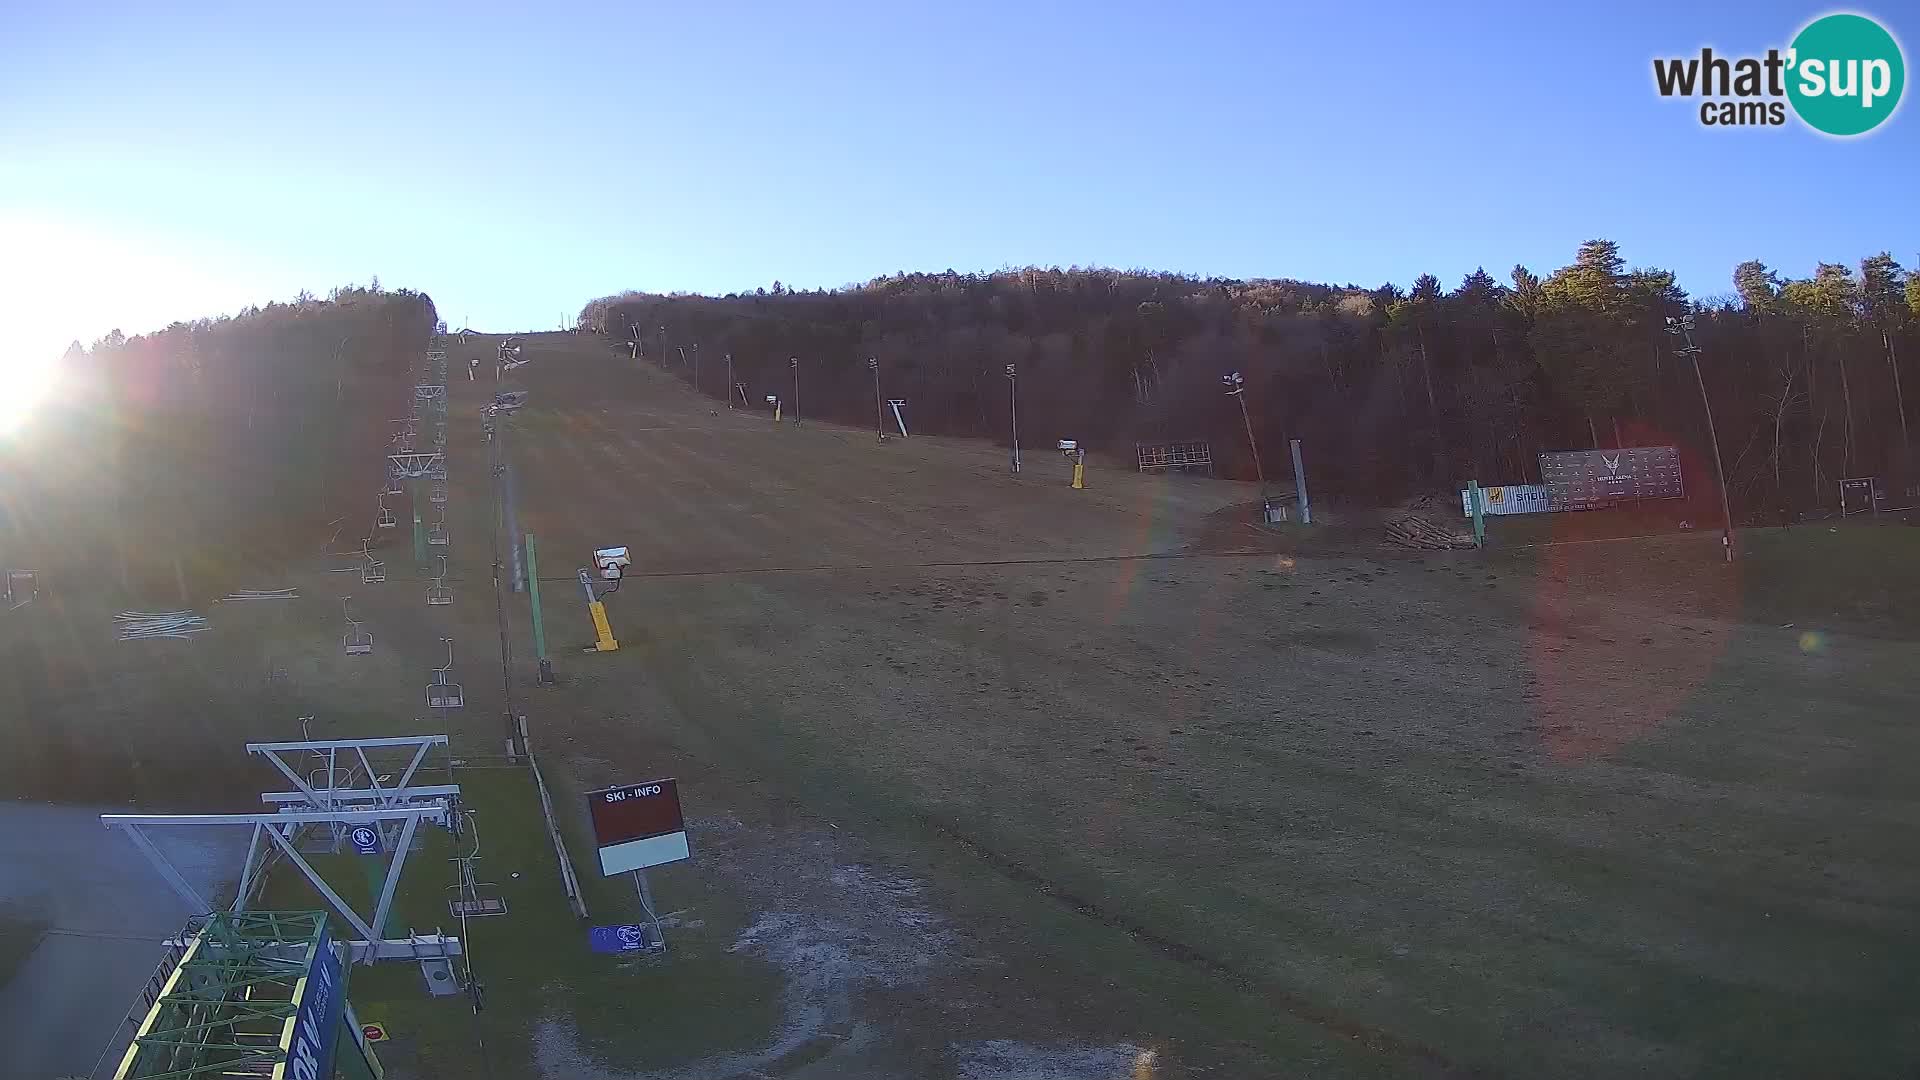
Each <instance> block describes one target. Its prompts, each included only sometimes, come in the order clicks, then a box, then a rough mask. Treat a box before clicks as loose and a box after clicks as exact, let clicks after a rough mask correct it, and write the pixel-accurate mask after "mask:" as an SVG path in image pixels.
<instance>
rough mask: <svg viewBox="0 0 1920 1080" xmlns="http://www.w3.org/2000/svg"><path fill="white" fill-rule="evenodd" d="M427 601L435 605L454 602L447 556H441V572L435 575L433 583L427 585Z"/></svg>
mask: <svg viewBox="0 0 1920 1080" xmlns="http://www.w3.org/2000/svg"><path fill="white" fill-rule="evenodd" d="M427 603H429V604H431V605H433V606H434V607H440V606H442V605H445V604H451V603H453V587H452V586H450V585H448V584H447V557H446V556H445V555H442V556H440V572H439V573H438V574H435V575H434V576H433V584H431V585H429V586H427Z"/></svg>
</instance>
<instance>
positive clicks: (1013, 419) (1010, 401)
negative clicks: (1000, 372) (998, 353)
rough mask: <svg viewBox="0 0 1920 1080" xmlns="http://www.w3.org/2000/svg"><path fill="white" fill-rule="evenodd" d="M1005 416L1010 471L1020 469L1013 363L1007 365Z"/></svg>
mask: <svg viewBox="0 0 1920 1080" xmlns="http://www.w3.org/2000/svg"><path fill="white" fill-rule="evenodd" d="M1007 418H1008V424H1009V426H1010V428H1011V431H1010V432H1009V434H1008V437H1009V439H1010V441H1011V442H1012V444H1013V450H1012V453H1011V457H1010V461H1011V464H1012V471H1013V472H1019V471H1020V378H1019V375H1018V374H1017V373H1016V372H1015V371H1014V369H1013V365H1012V364H1008V365H1007Z"/></svg>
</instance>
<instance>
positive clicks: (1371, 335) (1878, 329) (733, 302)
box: [580, 240, 1920, 513]
mask: <svg viewBox="0 0 1920 1080" xmlns="http://www.w3.org/2000/svg"><path fill="white" fill-rule="evenodd" d="M1730 284H1731V285H1732V289H1731V291H1730V292H1729V293H1728V294H1727V295H1726V296H1725V297H1724V298H1716V299H1713V300H1710V301H1697V300H1693V299H1690V298H1689V297H1688V296H1687V295H1686V294H1685V293H1683V292H1682V291H1681V290H1680V289H1679V288H1677V287H1676V286H1675V284H1674V279H1673V275H1672V274H1671V273H1669V272H1667V271H1663V270H1657V269H1635V270H1629V269H1627V268H1626V265H1625V263H1624V262H1623V260H1622V258H1621V255H1620V252H1619V249H1618V247H1617V245H1615V244H1614V243H1612V242H1610V241H1605V240H1595V241H1591V242H1589V243H1586V244H1583V245H1581V247H1580V250H1579V251H1578V252H1577V253H1576V256H1575V258H1574V261H1573V262H1572V263H1571V264H1569V265H1567V266H1564V267H1561V268H1559V269H1556V270H1551V271H1548V272H1546V273H1544V274H1542V273H1536V272H1534V271H1531V270H1529V269H1528V268H1526V267H1524V266H1516V267H1514V268H1513V269H1512V271H1511V272H1510V273H1508V274H1507V275H1506V280H1504V281H1501V280H1497V279H1495V278H1494V277H1492V276H1491V275H1489V274H1488V273H1486V272H1485V271H1476V272H1475V273H1473V274H1470V275H1468V276H1467V277H1466V278H1465V279H1464V280H1462V281H1460V282H1458V283H1457V284H1456V285H1454V286H1453V287H1452V288H1451V289H1449V288H1447V287H1446V286H1445V285H1443V284H1442V283H1441V282H1440V281H1438V280H1437V279H1435V278H1434V277H1433V276H1431V275H1423V276H1421V277H1420V278H1418V279H1416V280H1415V281H1413V282H1412V283H1411V285H1410V286H1409V287H1406V288H1401V287H1398V286H1395V285H1391V284H1389V285H1382V286H1380V287H1378V288H1372V289H1368V288H1360V287H1356V286H1352V285H1344V286H1335V285H1322V284H1314V283H1310V282H1303V281H1291V280H1253V281H1240V280H1227V279H1214V278H1209V279H1200V278H1193V277H1185V276H1181V275H1176V274H1156V273H1146V272H1138V271H1116V270H1102V269H1077V268H1076V269H1069V270H1060V269H1057V268H1053V269H1037V268H1032V269H1025V270H1010V271H1001V272H998V273H992V274H956V273H953V272H952V271H949V272H947V273H944V274H900V275H896V276H893V277H885V278H877V279H875V280H873V281H871V282H869V283H867V284H865V285H861V286H855V287H849V288H844V289H837V290H823V291H815V292H795V291H791V290H788V289H785V288H783V287H782V286H781V285H780V284H778V283H775V284H774V286H773V288H772V290H771V291H766V290H760V291H756V292H754V293H752V294H730V295H727V296H724V297H705V296H687V295H673V296H659V295H651V294H642V293H624V294H620V295H616V296H608V297H603V298H601V299H598V300H594V301H592V302H590V303H588V304H587V305H586V307H585V308H584V310H583V311H582V313H581V316H580V325H582V326H583V327H587V328H591V329H594V330H596V331H600V332H604V333H607V334H610V335H612V336H614V337H616V338H618V339H621V340H632V339H635V338H637V339H638V341H639V344H640V348H641V350H642V352H643V355H644V356H647V357H649V358H653V359H660V358H661V357H662V354H663V352H664V357H665V360H666V361H667V362H668V364H669V366H670V367H672V368H674V369H675V370H678V371H680V372H682V373H683V377H685V378H688V379H691V378H692V377H693V368H694V360H695V357H696V356H697V358H698V361H699V372H700V385H701V389H702V390H703V391H704V392H706V393H708V394H710V395H712V396H714V397H719V396H720V395H722V394H723V393H724V390H723V386H724V383H725V381H726V375H725V371H726V361H725V357H726V355H727V354H731V355H732V362H733V370H734V374H735V381H736V382H737V383H740V384H742V385H744V388H745V392H746V394H747V396H748V399H749V400H751V401H754V402H759V401H761V400H762V399H763V398H764V397H765V395H767V394H779V395H781V396H782V397H783V398H787V397H790V396H791V395H792V393H793V386H794V382H793V374H794V365H793V364H792V363H791V362H792V361H793V360H797V361H798V365H797V368H798V373H799V382H800V385H799V406H800V409H799V411H800V412H801V414H802V415H805V416H826V417H831V418H832V419H834V420H838V421H843V422H847V423H856V424H857V423H868V424H870V423H873V422H874V386H873V381H872V377H871V373H870V371H869V369H868V366H867V359H868V358H869V357H872V358H876V359H877V360H878V361H879V362H880V372H881V390H882V393H883V394H884V396H885V397H889V398H906V399H908V402H909V405H908V415H909V418H910V422H911V424H912V425H913V426H914V427H916V428H917V429H918V430H920V431H925V432H932V433H945V434H959V435H975V436H984V437H989V438H995V439H999V440H1002V441H1004V440H1005V439H1006V437H1007V436H1006V432H1007V430H1008V411H1009V401H1008V396H1009V395H1008V379H1007V376H1006V374H1005V372H1006V368H1007V365H1009V364H1012V365H1014V366H1015V370H1016V371H1017V374H1018V381H1019V411H1020V430H1021V442H1022V444H1023V445H1026V446H1030V447H1050V446H1051V445H1052V443H1053V440H1055V439H1056V438H1077V439H1081V440H1083V441H1084V442H1086V443H1087V444H1089V445H1091V446H1092V447H1094V448H1095V449H1096V450H1105V451H1107V452H1109V453H1112V454H1114V455H1115V456H1116V457H1120V458H1124V459H1129V460H1130V459H1131V456H1132V453H1133V444H1134V443H1135V442H1136V441H1155V440H1166V439H1184V438H1204V439H1208V440H1210V441H1211V442H1212V444H1213V447H1214V453H1215V455H1216V457H1218V458H1220V459H1222V460H1223V462H1224V463H1225V470H1226V471H1227V472H1228V473H1229V474H1231V475H1238V476H1248V477H1250V476H1251V475H1252V473H1253V469H1252V466H1251V459H1250V455H1249V453H1248V451H1247V449H1246V437H1245V433H1244V430H1243V429H1242V427H1241V419H1240V414H1239V411H1238V408H1237V407H1236V405H1235V403H1234V402H1233V401H1232V399H1230V398H1229V397H1227V396H1226V395H1225V394H1224V393H1223V386H1222V383H1221V377H1222V376H1223V375H1225V374H1227V373H1228V372H1233V371H1239V372H1241V373H1242V374H1243V376H1244V378H1245V380H1246V386H1247V397H1246V400H1247V403H1248V405H1249V407H1250V408H1251V410H1252V418H1253V426H1254V432H1255V435H1256V437H1257V441H1258V443H1259V445H1260V448H1261V451H1262V455H1263V458H1264V461H1265V465H1266V468H1267V471H1268V473H1269V475H1272V476H1284V475H1286V474H1287V473H1288V471H1289V466H1288V465H1287V463H1286V459H1287V442H1286V440H1287V439H1289V438H1300V439H1304V440H1305V445H1306V451H1307V459H1308V462H1309V466H1308V467H1309V470H1310V473H1311V474H1312V475H1313V477H1314V479H1315V483H1316V485H1317V486H1318V487H1319V488H1320V489H1323V490H1333V491H1339V492H1343V493H1346V494H1349V495H1353V496H1356V497H1363V498H1377V499H1392V498H1397V497H1399V496H1402V495H1405V494H1407V493H1409V492H1415V491H1427V490H1435V489H1446V488H1450V487H1452V486H1454V485H1455V484H1459V483H1463V482H1464V481H1465V480H1466V479H1467V478H1469V477H1478V478H1479V479H1480V480H1481V481H1482V482H1483V483H1484V482H1495V483H1519V482H1528V481H1537V480H1538V478H1539V477H1538V466H1537V463H1536V455H1537V454H1538V452H1539V451H1541V450H1542V449H1555V448H1584V447H1592V446H1600V447H1608V446H1614V445H1621V444H1625V445H1644V444H1654V443H1671V442H1677V443H1679V444H1681V445H1682V446H1683V447H1684V448H1686V451H1687V460H1688V462H1689V470H1690V472H1691V473H1693V475H1691V476H1690V477H1689V480H1690V488H1691V489H1692V490H1694V491H1696V492H1704V491H1707V490H1709V488H1710V480H1709V479H1708V478H1709V477H1710V475H1711V474H1710V473H1709V472H1706V471H1705V470H1707V469H1710V467H1711V466H1710V461H1711V458H1710V450H1709V448H1708V447H1709V444H1708V442H1707V439H1706V423H1705V419H1704V414H1703V410H1702V407H1701V400H1700V393H1699V391H1698V389H1697V388H1696V384H1695V381H1694V374H1693V369H1692V367H1691V365H1690V364H1688V363H1687V362H1686V361H1684V360H1683V359H1682V358H1681V357H1680V356H1678V355H1677V354H1676V349H1677V348H1678V347H1680V346H1682V345H1684V344H1685V342H1684V339H1682V338H1680V337H1676V336H1674V335H1672V334H1670V333H1668V324H1667V319H1668V318H1669V317H1677V316H1682V315H1685V314H1688V313H1689V312H1691V313H1693V314H1694V315H1695V324H1696V327H1695V330H1694V332H1693V335H1694V336H1693V340H1694V342H1695V344H1697V345H1698V346H1699V348H1700V353H1699V356H1700V361H1701V370H1702V374H1703V376H1704V381H1705V385H1706V389H1707V391H1708V394H1709V396H1710V397H1711V400H1712V405H1713V411H1714V418H1715V420H1716V421H1717V423H1718V427H1719V437H1720V442H1721V445H1722V447H1723V448H1724V450H1725V453H1726V459H1727V469H1728V472H1729V475H1730V477H1731V480H1732V483H1731V486H1732V487H1733V489H1734V493H1735V498H1736V500H1737V502H1738V503H1739V505H1740V506H1741V507H1742V508H1743V509H1744V510H1745V511H1746V512H1748V513H1758V512H1766V513H1771V512H1774V511H1776V510H1777V509H1779V508H1780V507H1781V506H1783V505H1792V506H1800V507H1811V506H1815V505H1828V504H1831V502H1832V501H1833V498H1834V495H1833V492H1834V482H1835V481H1836V480H1838V479H1840V478H1842V477H1847V476H1857V475H1881V476H1886V477H1888V478H1889V479H1890V481H1893V482H1895V483H1899V482H1901V480H1902V478H1903V476H1904V472H1905V469H1906V466H1907V464H1908V462H1907V458H1906V453H1905V451H1904V449H1903V448H1904V447H1906V446H1907V445H1908V443H1907V423H1908V422H1907V419H1906V413H1905V409H1904V401H1903V394H1904V393H1905V392H1908V391H1914V392H1920V380H1917V379H1916V376H1917V375H1920V364H1916V360H1915V358H1916V356H1920V283H1916V281H1915V279H1911V278H1909V276H1908V275H1907V273H1906V272H1905V270H1904V269H1903V268H1902V267H1901V266H1900V264H1899V263H1897V262H1896V261H1894V260H1893V258H1892V257H1891V256H1889V255H1887V254H1880V255H1875V256H1872V257H1870V258H1867V259H1865V260H1863V261H1862V262H1861V263H1859V265H1858V267H1857V269H1856V268H1855V267H1850V266H1847V265H1843V264H1821V265H1820V266H1818V267H1815V268H1813V274H1812V276H1811V277H1808V278H1804V279H1794V280H1782V278H1781V277H1780V276H1779V275H1777V274H1776V273H1774V272H1773V271H1771V270H1769V269H1768V268H1767V267H1766V266H1764V265H1763V264H1761V263H1758V262H1749V263H1744V264H1742V265H1741V266H1739V267H1738V268H1736V269H1735V270H1734V271H1733V276H1732V281H1731V282H1730ZM736 400H737V399H736ZM1908 482H1910V481H1908ZM1890 486H1891V485H1890Z"/></svg>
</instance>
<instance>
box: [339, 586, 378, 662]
mask: <svg viewBox="0 0 1920 1080" xmlns="http://www.w3.org/2000/svg"><path fill="white" fill-rule="evenodd" d="M352 600H353V597H351V596H343V597H341V598H340V613H341V614H342V615H344V616H346V619H347V632H346V635H345V636H343V637H342V638H341V639H340V648H341V649H342V650H343V651H344V652H345V653H346V654H347V655H348V656H365V655H367V654H368V653H370V652H372V651H373V634H372V633H370V632H368V630H367V628H366V627H364V626H361V625H360V624H359V623H358V622H356V621H355V620H354V617H353V608H352V606H351V603H350V602H351V601H352Z"/></svg>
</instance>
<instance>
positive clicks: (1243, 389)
mask: <svg viewBox="0 0 1920 1080" xmlns="http://www.w3.org/2000/svg"><path fill="white" fill-rule="evenodd" d="M1220 381H1221V383H1223V384H1225V386H1226V388H1227V396H1228V397H1230V398H1234V399H1237V400H1238V401H1239V402H1240V422H1241V423H1242V424H1245V425H1246V428H1247V448H1248V449H1249V450H1251V451H1253V471H1254V475H1256V476H1258V477H1259V478H1260V506H1261V512H1262V513H1263V514H1264V513H1265V511H1266V502H1267V467H1266V466H1265V465H1263V464H1261V462H1260V444H1259V443H1258V442H1256V441H1255V440H1254V437H1253V415H1252V414H1251V413H1249V412H1248V411H1247V380H1246V379H1245V378H1244V377H1243V376H1242V375H1241V374H1240V373H1239V372H1237V371H1229V372H1227V373H1226V374H1225V375H1222V376H1220Z"/></svg>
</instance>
